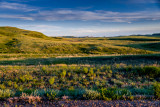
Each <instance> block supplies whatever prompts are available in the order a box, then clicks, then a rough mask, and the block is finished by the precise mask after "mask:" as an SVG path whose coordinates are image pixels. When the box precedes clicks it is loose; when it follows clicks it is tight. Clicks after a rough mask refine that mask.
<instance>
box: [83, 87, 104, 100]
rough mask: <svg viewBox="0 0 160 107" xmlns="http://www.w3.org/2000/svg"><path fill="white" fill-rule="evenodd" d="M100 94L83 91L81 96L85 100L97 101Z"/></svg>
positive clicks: (92, 91)
mask: <svg viewBox="0 0 160 107" xmlns="http://www.w3.org/2000/svg"><path fill="white" fill-rule="evenodd" d="M100 96H101V94H100V93H99V92H98V91H94V90H88V89H86V90H85V93H84V94H83V97H84V99H86V100H98V99H100Z"/></svg>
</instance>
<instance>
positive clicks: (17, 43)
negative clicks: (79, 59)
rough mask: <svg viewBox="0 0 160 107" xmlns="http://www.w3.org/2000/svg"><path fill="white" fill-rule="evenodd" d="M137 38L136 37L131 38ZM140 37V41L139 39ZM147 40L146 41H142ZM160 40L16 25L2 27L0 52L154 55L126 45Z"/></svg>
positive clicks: (0, 30) (151, 51)
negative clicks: (53, 33)
mask: <svg viewBox="0 0 160 107" xmlns="http://www.w3.org/2000/svg"><path fill="white" fill-rule="evenodd" d="M131 39H135V40H131ZM139 39H140V40H139ZM141 39H143V40H141ZM151 41H154V42H157V41H159V38H158V37H144V36H141V37H139V36H138V37H129V39H128V38H127V37H116V38H105V37H97V38H87V37H86V38H64V37H47V36H45V35H44V34H42V33H39V32H35V31H28V30H23V29H19V28H14V27H0V53H2V54H7V53H9V54H17V53H20V54H56V55H57V56H61V55H64V56H65V55H73V56H75V55H77V56H80V55H82V54H84V55H106V54H125V55H126V54H150V53H156V51H154V50H150V51H149V50H145V49H139V48H135V47H125V46H122V45H128V44H136V43H144V42H145V43H146V42H151Z"/></svg>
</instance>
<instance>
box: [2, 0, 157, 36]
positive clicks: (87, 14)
mask: <svg viewBox="0 0 160 107" xmlns="http://www.w3.org/2000/svg"><path fill="white" fill-rule="evenodd" d="M159 3H160V1H159V0H0V26H14V27H19V28H23V29H28V30H34V31H40V32H42V33H44V34H46V35H48V36H119V35H131V34H148V33H158V32H160V8H159Z"/></svg>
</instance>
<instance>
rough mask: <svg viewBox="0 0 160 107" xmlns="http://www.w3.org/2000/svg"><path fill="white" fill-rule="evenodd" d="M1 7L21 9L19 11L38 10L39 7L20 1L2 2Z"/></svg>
mask: <svg viewBox="0 0 160 107" xmlns="http://www.w3.org/2000/svg"><path fill="white" fill-rule="evenodd" d="M0 8H1V9H10V10H19V11H22V10H23V11H25V12H27V11H36V10H37V8H35V7H31V6H28V5H26V4H20V3H10V2H0Z"/></svg>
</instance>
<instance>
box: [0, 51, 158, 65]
mask: <svg viewBox="0 0 160 107" xmlns="http://www.w3.org/2000/svg"><path fill="white" fill-rule="evenodd" d="M120 63H124V64H126V65H141V64H145V65H147V64H160V54H152V55H151V54H150V55H126V56H100V57H73V58H30V59H25V60H8V61H0V65H52V64H67V65H70V64H78V65H80V64H81V65H83V64H90V65H104V64H108V65H112V64H120Z"/></svg>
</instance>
